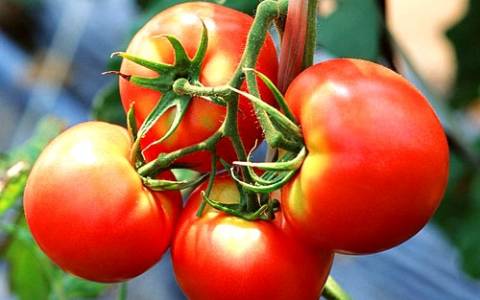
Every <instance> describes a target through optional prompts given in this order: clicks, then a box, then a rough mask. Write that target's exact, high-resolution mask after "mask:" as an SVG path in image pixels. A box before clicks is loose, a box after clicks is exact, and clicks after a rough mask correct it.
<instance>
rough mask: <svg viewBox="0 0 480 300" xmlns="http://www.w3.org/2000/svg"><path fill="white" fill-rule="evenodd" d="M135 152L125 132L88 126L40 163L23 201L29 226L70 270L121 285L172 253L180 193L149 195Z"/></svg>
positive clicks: (69, 133) (59, 141)
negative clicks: (132, 160) (131, 156)
mask: <svg viewBox="0 0 480 300" xmlns="http://www.w3.org/2000/svg"><path fill="white" fill-rule="evenodd" d="M130 145H131V141H130V138H129V136H128V134H127V131H126V130H125V129H123V128H121V127H119V126H116V125H110V124H107V123H101V122H87V123H83V124H80V125H77V126H74V127H72V128H70V129H68V130H66V131H65V132H64V133H62V134H61V135H60V136H58V137H57V138H56V139H54V140H53V141H52V142H51V143H50V144H49V145H48V146H47V147H46V148H45V150H44V151H43V152H42V154H41V155H40V157H39V159H38V161H37V162H36V163H35V165H34V167H33V169H32V172H31V174H30V176H29V178H28V182H27V186H26V189H25V194H24V207H25V216H26V220H27V222H28V225H29V227H30V230H31V232H32V235H33V237H34V239H35V240H36V242H37V243H38V245H39V246H40V248H41V249H42V250H43V251H44V252H45V253H46V254H47V255H48V256H49V257H50V258H51V259H52V260H53V261H54V262H55V263H56V264H58V265H59V266H60V267H61V268H62V269H64V270H65V271H68V272H71V273H73V274H75V275H77V276H80V277H83V278H85V279H89V280H93V281H99V282H116V281H122V280H126V279H129V278H132V277H135V276H137V275H139V274H141V273H143V272H144V271H145V270H147V269H148V268H149V267H151V266H152V265H153V264H155V263H156V262H157V261H158V260H159V259H160V258H161V256H162V254H163V253H164V252H165V250H166V248H167V247H168V245H169V243H170V239H171V236H172V232H173V228H174V222H175V221H176V219H177V217H178V215H179V213H180V210H181V205H182V202H181V196H180V193H179V192H178V191H174V192H162V193H160V192H151V191H150V190H147V189H146V188H145V187H144V186H143V185H142V181H141V180H140V177H139V176H138V175H137V174H136V172H135V170H134V168H133V167H132V165H131V164H130V162H129V160H128V157H129V151H130ZM166 176H167V178H170V179H171V176H173V175H171V174H167V175H166Z"/></svg>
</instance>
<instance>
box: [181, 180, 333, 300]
mask: <svg viewBox="0 0 480 300" xmlns="http://www.w3.org/2000/svg"><path fill="white" fill-rule="evenodd" d="M205 189H206V184H203V185H201V186H200V187H198V188H197V189H196V190H195V191H194V192H193V193H192V195H191V196H190V199H189V202H188V204H187V207H186V208H185V210H184V211H183V212H182V215H181V217H180V220H179V224H178V227H177V231H176V234H175V238H174V241H173V244H172V260H173V267H174V270H175V275H176V278H177V282H178V283H179V285H180V287H181V288H182V289H183V291H184V292H185V294H186V295H187V297H188V298H189V299H192V300H198V299H209V300H215V299H229V300H235V299H242V300H244V299H251V300H257V299H276V300H279V299H319V297H320V294H321V291H322V287H323V284H324V282H325V280H326V278H327V275H328V272H329V270H330V266H331V263H332V259H333V256H332V254H331V253H330V252H327V251H315V252H313V251H312V249H310V248H307V247H306V246H305V245H304V244H302V243H298V242H297V241H296V240H294V239H293V238H292V237H289V236H287V234H285V232H284V231H282V229H281V228H280V227H279V226H278V224H277V223H281V222H266V221H255V222H251V221H246V220H243V219H240V218H237V217H234V216H229V215H226V214H224V213H221V212H218V211H217V210H215V209H212V208H207V209H206V210H205V211H204V213H203V215H202V217H200V218H198V217H197V216H196V215H195V213H196V211H197V209H198V206H199V203H200V201H201V194H200V192H201V191H202V190H205ZM211 198H212V199H214V200H217V201H221V202H226V203H235V202H238V201H239V193H238V191H237V189H236V186H235V183H234V182H233V181H232V180H231V179H229V178H227V177H217V179H216V181H215V185H214V188H213V190H212V194H211ZM278 215H279V217H280V216H281V214H278Z"/></svg>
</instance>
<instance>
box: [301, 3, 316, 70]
mask: <svg viewBox="0 0 480 300" xmlns="http://www.w3.org/2000/svg"><path fill="white" fill-rule="evenodd" d="M317 4H318V0H308V14H307V18H308V19H307V20H308V21H307V22H308V23H307V34H306V37H305V50H304V53H303V64H302V68H303V69H306V68H308V67H310V66H311V65H312V64H313V59H314V56H315V47H316V36H317Z"/></svg>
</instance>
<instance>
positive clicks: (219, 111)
mask: <svg viewBox="0 0 480 300" xmlns="http://www.w3.org/2000/svg"><path fill="white" fill-rule="evenodd" d="M200 19H202V20H203V21H204V22H205V24H206V27H207V28H208V38H209V44H208V49H207V53H206V56H205V59H204V62H203V65H202V68H201V73H200V82H201V83H202V84H204V85H206V86H217V85H223V84H226V83H227V82H228V81H229V80H230V78H231V77H232V76H233V73H234V71H235V69H236V67H237V65H238V63H239V62H240V58H241V56H242V52H243V50H244V47H245V43H246V37H247V34H248V30H249V28H250V25H251V24H252V21H253V19H252V17H250V16H248V15H246V14H243V13H241V12H238V11H235V10H233V9H230V8H226V7H223V6H220V5H216V4H213V3H205V2H194V3H183V4H179V5H176V6H173V7H171V8H169V9H167V10H165V11H162V12H160V13H159V14H158V15H157V16H156V17H154V18H153V19H152V20H150V21H149V22H148V23H147V24H146V25H145V26H144V27H143V28H142V29H141V30H140V31H139V32H138V33H137V34H136V35H135V37H134V38H133V39H132V41H131V42H130V45H129V46H128V49H127V52H128V53H130V54H134V55H137V56H140V57H142V58H145V59H148V60H151V61H155V62H162V63H168V64H172V63H173V62H174V56H173V54H174V53H173V50H172V47H171V45H170V44H169V42H168V41H167V40H166V39H165V38H160V37H159V36H160V35H162V34H171V35H174V36H176V37H177V38H178V39H179V40H180V42H181V43H182V44H183V46H184V48H185V49H186V51H187V53H188V55H189V56H190V57H191V58H192V57H193V56H194V54H195V52H196V50H197V48H198V44H199V42H200V36H201V32H202V24H201V22H200ZM256 69H257V70H259V71H260V72H262V73H264V74H266V75H267V76H268V77H269V78H270V79H272V80H273V81H274V82H275V81H276V78H277V69H278V62H277V56H276V52H275V47H274V44H273V42H272V39H271V37H270V36H268V37H267V39H266V41H265V44H264V46H263V48H262V50H261V51H260V55H259V59H258V62H257V65H256ZM121 72H122V73H124V74H129V75H132V74H133V75H138V76H143V77H157V76H158V75H157V74H156V73H155V72H153V71H151V70H148V69H146V68H144V67H142V66H139V65H137V64H135V63H132V62H130V61H127V60H126V59H124V60H123V63H122V67H121ZM259 87H260V92H261V94H262V98H263V99H265V101H267V102H269V103H273V101H274V100H273V97H272V96H271V94H270V92H269V90H268V88H267V87H266V86H265V85H263V84H260V83H259ZM242 89H243V90H246V88H245V85H243V87H242ZM120 94H121V98H122V103H123V106H124V108H125V110H126V111H127V110H128V109H129V108H130V106H131V105H132V104H134V108H135V116H136V120H137V123H138V124H141V123H143V121H144V120H145V118H146V117H147V116H148V114H149V113H150V112H151V111H152V109H153V107H154V106H155V104H156V103H157V102H158V101H161V98H162V95H161V93H160V92H158V91H154V90H151V89H146V88H142V87H139V86H136V85H134V84H132V83H130V82H128V81H127V80H125V79H122V78H120ZM224 118H225V107H223V106H219V105H217V104H213V103H210V102H207V101H206V100H203V99H201V98H194V99H193V100H192V101H191V102H190V107H189V108H188V110H187V112H186V114H185V116H184V119H183V121H182V122H181V124H180V125H179V127H178V128H177V129H176V131H175V133H174V134H173V135H171V136H170V137H169V138H167V139H166V140H165V141H164V142H162V143H160V144H157V145H154V146H151V147H148V148H147V146H148V145H150V144H151V143H152V142H155V141H157V140H158V139H159V138H161V137H163V135H164V134H165V133H166V131H167V130H168V128H169V127H170V124H171V122H172V119H173V111H168V112H167V113H166V114H165V115H163V116H162V117H161V118H160V119H159V120H158V122H157V123H156V124H155V126H154V127H153V128H152V129H150V130H149V131H148V132H147V134H146V136H145V137H144V138H143V139H142V140H141V143H140V144H141V147H142V149H144V155H145V157H146V160H147V161H151V160H154V159H155V158H156V157H157V156H158V154H159V153H162V152H171V151H174V150H177V149H180V148H183V147H187V146H190V145H193V144H196V143H199V142H201V141H203V140H205V139H206V138H208V137H209V136H211V135H212V134H213V133H214V132H215V131H216V130H217V129H218V128H219V127H220V125H221V123H222V121H223V120H224ZM238 120H239V123H238V124H239V131H240V136H241V139H242V141H243V143H244V146H245V147H246V149H247V151H248V150H249V149H251V148H252V147H253V146H254V144H255V140H257V139H258V140H260V139H261V138H262V131H261V128H260V127H259V125H258V122H257V120H256V117H255V113H254V111H253V108H252V106H251V104H250V103H249V101H248V100H246V99H244V98H240V103H239V114H238ZM217 151H218V153H217V154H218V155H219V156H220V157H222V158H223V159H224V160H226V161H229V162H231V161H233V160H235V159H236V155H235V152H234V150H233V147H232V146H231V144H230V142H229V141H228V140H227V139H223V140H222V141H220V143H219V144H218V146H217ZM177 163H181V164H185V165H187V166H189V167H190V168H193V169H196V170H199V171H206V170H209V168H210V154H209V153H208V152H207V151H204V152H197V153H194V154H190V155H188V156H185V157H183V158H182V159H179V160H178V161H177Z"/></svg>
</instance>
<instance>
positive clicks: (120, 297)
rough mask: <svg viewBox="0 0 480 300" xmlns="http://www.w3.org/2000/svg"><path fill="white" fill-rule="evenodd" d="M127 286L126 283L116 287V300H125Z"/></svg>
mask: <svg viewBox="0 0 480 300" xmlns="http://www.w3.org/2000/svg"><path fill="white" fill-rule="evenodd" d="M127 293H128V286H127V282H122V283H120V284H119V287H118V297H117V299H118V300H127Z"/></svg>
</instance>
